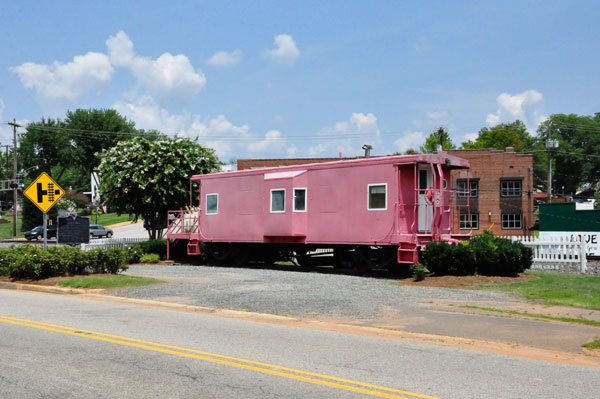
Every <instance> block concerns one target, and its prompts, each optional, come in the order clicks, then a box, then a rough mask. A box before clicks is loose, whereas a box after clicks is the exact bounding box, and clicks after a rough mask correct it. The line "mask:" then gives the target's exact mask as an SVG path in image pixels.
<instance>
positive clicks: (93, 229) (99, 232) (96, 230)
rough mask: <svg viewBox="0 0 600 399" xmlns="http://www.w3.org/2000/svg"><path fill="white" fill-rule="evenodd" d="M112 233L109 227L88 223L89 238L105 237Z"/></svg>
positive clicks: (110, 235)
mask: <svg viewBox="0 0 600 399" xmlns="http://www.w3.org/2000/svg"><path fill="white" fill-rule="evenodd" d="M112 235H113V231H112V230H111V229H107V228H106V227H104V226H101V225H99V224H90V238H99V237H107V238H110V237H112Z"/></svg>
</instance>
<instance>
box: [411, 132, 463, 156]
mask: <svg viewBox="0 0 600 399" xmlns="http://www.w3.org/2000/svg"><path fill="white" fill-rule="evenodd" d="M440 135H441V136H442V149H444V150H453V149H455V148H456V147H455V146H454V143H452V140H451V139H450V134H449V133H448V129H446V128H445V127H439V128H438V129H435V130H434V131H433V132H431V133H430V134H429V136H427V138H426V139H425V144H423V145H422V146H421V148H420V150H421V152H423V153H427V152H436V151H437V147H438V144H440Z"/></svg>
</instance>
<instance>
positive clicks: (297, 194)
mask: <svg viewBox="0 0 600 399" xmlns="http://www.w3.org/2000/svg"><path fill="white" fill-rule="evenodd" d="M294 212H306V189H305V188H295V189H294Z"/></svg>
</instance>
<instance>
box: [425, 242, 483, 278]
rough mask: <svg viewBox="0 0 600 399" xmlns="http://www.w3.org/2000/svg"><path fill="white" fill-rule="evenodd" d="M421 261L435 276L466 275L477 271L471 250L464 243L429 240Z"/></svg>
mask: <svg viewBox="0 0 600 399" xmlns="http://www.w3.org/2000/svg"><path fill="white" fill-rule="evenodd" d="M423 263H424V264H425V265H426V266H427V268H428V269H429V270H430V271H431V272H432V273H434V274H435V275H436V276H444V275H454V276H466V275H472V274H475V273H476V272H477V269H476V266H475V256H474V255H473V251H472V250H471V248H470V247H469V246H468V245H464V244H449V243H447V242H445V241H442V242H439V243H438V242H435V241H430V242H429V243H427V246H426V247H425V251H424V252H423Z"/></svg>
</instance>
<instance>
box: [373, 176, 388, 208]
mask: <svg viewBox="0 0 600 399" xmlns="http://www.w3.org/2000/svg"><path fill="white" fill-rule="evenodd" d="M368 193H369V198H368V210H370V211H385V210H386V209H387V184H385V183H384V184H369V186H368Z"/></svg>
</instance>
